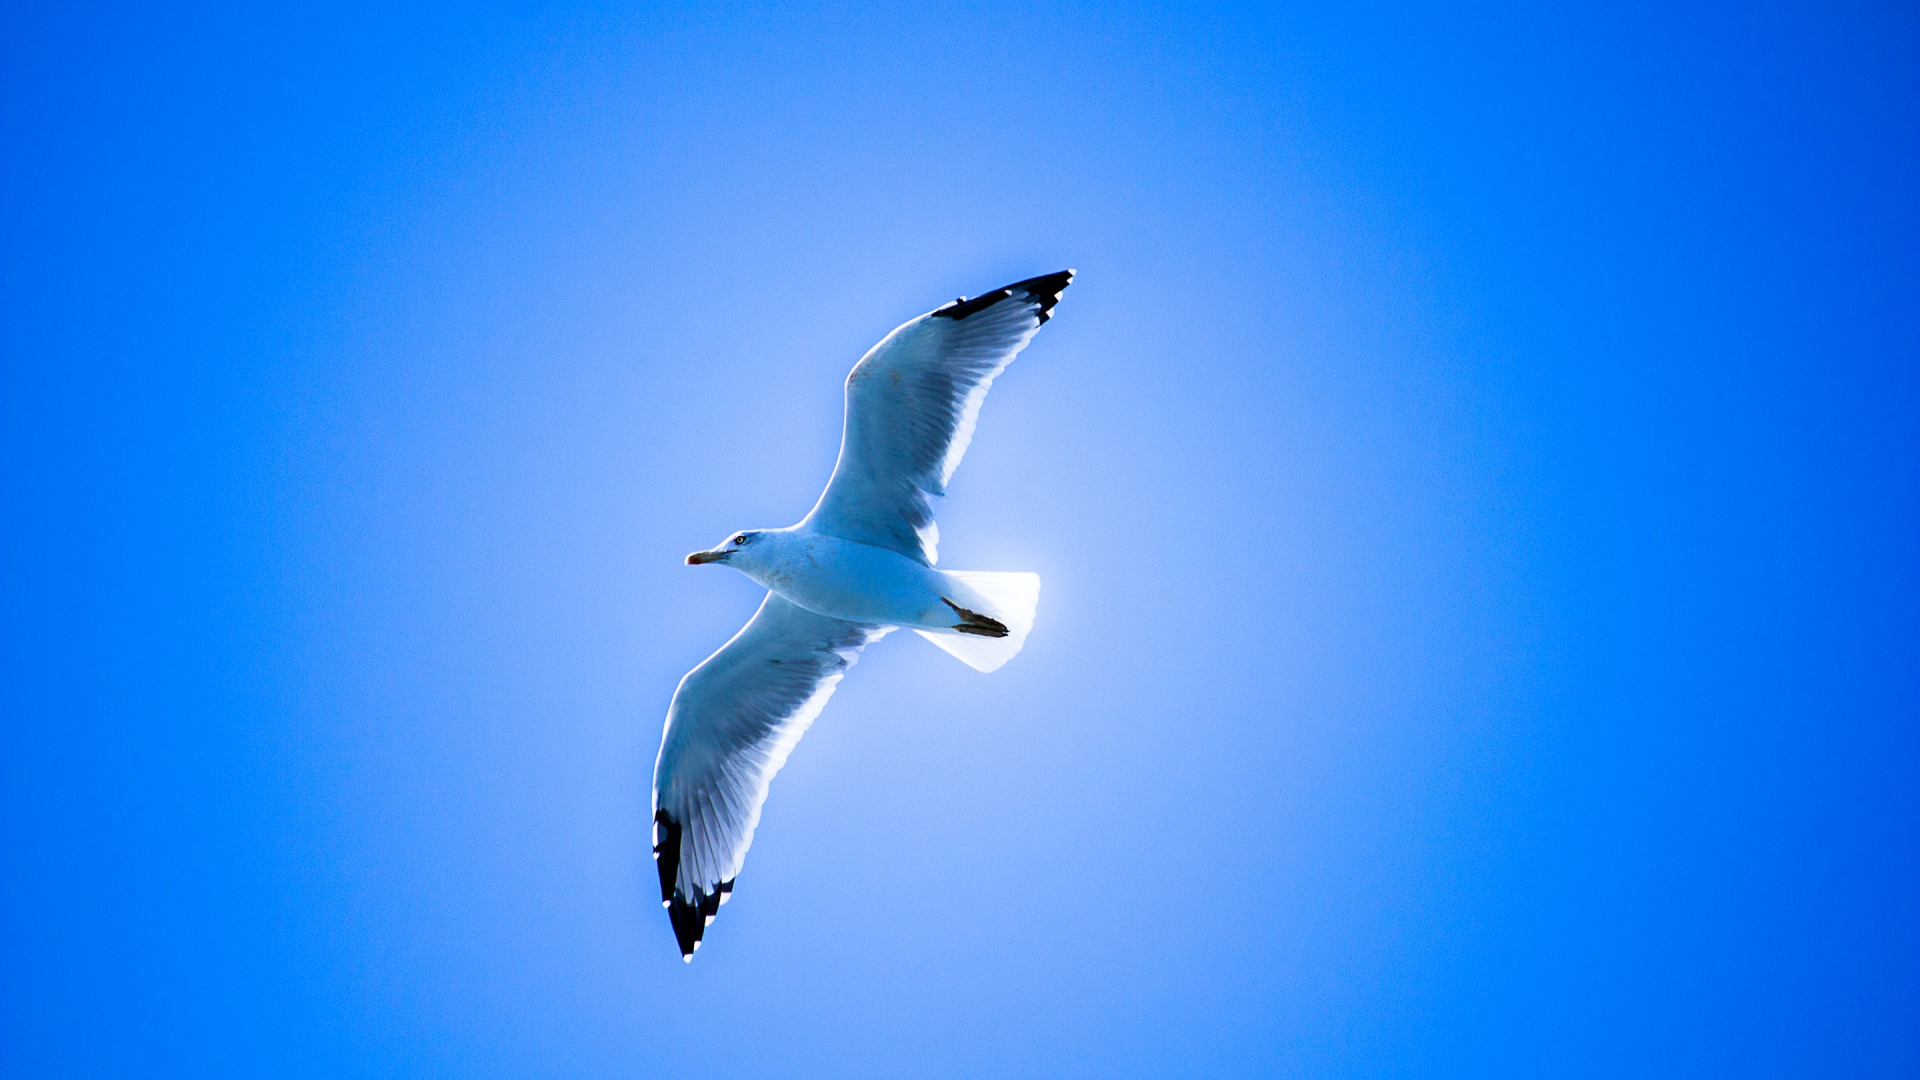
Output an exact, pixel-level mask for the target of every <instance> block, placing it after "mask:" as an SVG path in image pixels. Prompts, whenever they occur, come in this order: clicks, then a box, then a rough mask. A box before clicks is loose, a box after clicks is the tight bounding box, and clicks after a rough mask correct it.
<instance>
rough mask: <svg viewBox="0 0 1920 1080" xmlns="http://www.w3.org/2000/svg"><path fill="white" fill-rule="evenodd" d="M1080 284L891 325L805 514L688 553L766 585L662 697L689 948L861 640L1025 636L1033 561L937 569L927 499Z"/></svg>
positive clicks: (1010, 649)
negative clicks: (999, 385) (1001, 386)
mask: <svg viewBox="0 0 1920 1080" xmlns="http://www.w3.org/2000/svg"><path fill="white" fill-rule="evenodd" d="M1072 280H1073V271H1072V270H1062V271H1060V272H1059V273H1055V274H1046V275H1044V276H1041V277H1036V278H1029V279H1027V280H1026V281H1021V282H1016V283H1015V284H1012V285H1008V286H1006V287H1004V288H999V289H995V290H993V291H992V292H989V293H983V294H981V295H979V296H976V297H974V298H973V299H971V300H969V299H967V298H966V297H964V296H963V297H961V298H959V299H957V300H955V301H953V302H952V303H950V304H946V305H944V306H942V307H938V308H935V309H934V310H932V311H930V312H927V313H926V314H925V315H922V316H920V317H919V318H916V319H913V320H911V321H909V322H907V323H903V324H902V325H900V326H899V327H897V328H895V329H894V331H893V332H892V333H890V334H888V335H887V336H886V337H885V338H883V339H881V341H880V344H878V345H875V346H874V347H873V348H872V349H871V350H869V351H868V352H867V354H866V355H865V356H863V357H861V358H860V362H859V363H857V364H855V365H854V366H853V371H852V373H851V374H849V375H848V376H847V390H846V396H847V412H846V422H845V426H844V429H843V431H842V433H841V438H840V459H839V461H837V462H836V463H835V464H834V467H833V476H832V478H831V479H830V480H828V481H827V490H826V491H824V492H822V493H821V495H820V501H819V502H818V503H816V504H815V505H814V508H813V510H812V511H811V512H809V513H808V514H807V516H806V517H805V518H804V519H803V520H801V522H800V523H799V524H798V525H790V526H788V527H787V528H784V529H749V530H747V531H745V532H738V533H734V534H733V535H732V537H731V538H730V539H728V540H727V541H726V542H725V543H722V544H721V545H720V546H719V547H716V548H713V549H711V550H708V551H696V552H694V553H693V554H691V555H689V556H687V564H688V565H690V566H700V565H705V564H718V565H721V566H730V567H732V568H733V569H735V570H738V571H740V572H741V573H743V574H745V575H747V576H748V577H750V578H752V579H753V580H754V581H756V582H759V583H760V584H761V585H764V586H766V589H767V597H766V599H765V600H763V601H761V604H760V610H759V611H757V612H755V613H754V616H753V618H752V619H750V620H748V621H747V625H746V626H745V627H743V628H741V630H740V632H739V633H737V634H735V635H734V636H733V639H732V640H731V641H728V642H727V643H726V644H725V645H722V646H721V647H720V651H719V652H716V653H714V654H713V655H712V656H709V657H707V658H706V659H705V660H703V661H701V663H700V665H699V666H698V667H696V668H694V669H693V670H692V671H689V672H687V674H686V677H685V678H683V679H681V680H680V686H679V688H678V689H676V690H675V691H674V692H673V701H672V703H671V704H670V705H668V707H667V722H666V729H665V731H663V732H662V733H661V737H660V756H659V758H658V759H657V760H656V761H655V763H654V769H653V825H654V832H653V840H654V844H653V857H654V861H655V863H656V864H657V867H658V869H659V871H660V902H661V903H662V904H663V905H664V906H665V907H666V909H667V915H668V918H669V919H670V921H671V922H672V923H673V935H674V938H675V939H676V940H677V941H678V943H679V946H680V957H681V959H682V960H685V961H687V962H688V963H691V962H692V961H693V954H694V951H695V950H696V949H698V948H699V947H700V939H701V937H702V936H703V935H704V934H705V933H706V928H707V925H708V924H709V923H711V922H713V918H714V915H715V914H716V913H718V912H719V910H720V905H721V904H724V903H726V902H727V899H728V897H729V896H730V895H731V894H732V893H733V882H734V878H735V877H736V876H738V875H739V873H740V867H741V865H742V864H743V863H744V862H745V860H746V856H747V848H748V847H749V846H750V845H751V844H752V843H753V830H754V827H755V826H756V825H758V824H759V823H760V808H761V806H762V805H763V804H764V803H765V802H766V801H767V786H768V784H770V783H771V782H772V780H773V777H774V774H775V773H777V772H779V771H780V766H782V765H784V764H786V761H787V755H788V754H790V753H792V752H793V747H794V744H795V743H798V742H799V741H800V736H802V735H804V734H806V731H807V728H808V726H809V725H811V724H812V723H813V721H814V718H815V717H817V716H819V715H820V710H821V709H823V708H825V707H826V704H827V699H828V698H830V697H832V696H833V691H834V688H835V687H837V686H838V685H839V684H840V679H841V677H842V676H844V675H845V674H846V673H847V669H848V668H850V667H852V666H853V663H854V661H855V660H856V659H858V658H859V656H860V652H861V650H862V649H865V648H866V647H867V646H868V645H869V644H871V643H873V642H875V641H878V640H879V639H880V638H882V637H884V636H885V635H887V634H888V633H890V632H892V631H893V630H896V629H898V628H900V627H906V628H908V629H910V630H912V631H913V632H915V633H917V634H919V635H920V636H921V637H924V638H926V639H927V640H928V641H931V642H933V643H934V644H935V645H938V646H939V647H940V648H942V649H944V650H946V651H947V652H949V653H951V654H953V655H954V656H956V657H958V658H959V659H960V660H961V661H963V662H965V663H966V664H967V665H968V666H969V667H972V668H974V669H975V670H978V671H994V670H996V669H998V668H999V667H1000V666H1001V665H1002V664H1005V663H1006V662H1007V661H1009V660H1011V659H1013V656H1014V654H1015V653H1018V652H1019V651H1020V647H1021V646H1022V645H1024V644H1025V643H1026V640H1027V632H1028V631H1029V630H1031V629H1033V617H1034V612H1035V610H1036V608H1037V607H1038V606H1039V602H1040V577H1039V575H1037V574H1022V573H984V572H976V571H964V570H936V569H934V560H935V550H934V549H935V545H936V543H937V542H938V539H939V530H938V529H937V528H935V526H934V523H933V500H934V497H935V496H938V495H943V494H945V493H946V489H947V482H948V481H950V480H951V479H953V470H954V469H955V467H957V466H958V465H959V464H960V458H961V456H962V455H963V454H965V453H966V452H967V444H968V443H969V442H971V441H972V440H973V427H974V422H975V421H976V420H977V419H978V418H979V416H980V405H981V403H982V402H983V401H985V400H986V397H987V390H988V388H990V387H991V386H992V385H993V380H994V378H995V377H997V376H998V375H999V374H1000V373H1001V372H1002V371H1005V370H1006V367H1007V365H1008V364H1009V363H1012V362H1013V358H1014V357H1015V356H1016V355H1018V354H1019V352H1020V350H1021V349H1023V348H1025V347H1026V345H1027V342H1029V341H1031V340H1032V339H1033V335H1034V334H1035V333H1036V332H1038V331H1039V329H1040V327H1041V325H1042V324H1044V323H1045V322H1046V321H1047V319H1048V318H1050V317H1051V316H1052V314H1053V307H1054V305H1055V304H1056V303H1058V302H1059V300H1060V294H1061V293H1062V292H1064V291H1065V290H1066V287H1067V284H1068V283H1069V282H1070V281H1072Z"/></svg>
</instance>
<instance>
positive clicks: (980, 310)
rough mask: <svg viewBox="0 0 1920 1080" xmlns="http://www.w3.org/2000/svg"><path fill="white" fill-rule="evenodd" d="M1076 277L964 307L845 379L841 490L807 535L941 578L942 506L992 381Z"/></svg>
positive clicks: (895, 337)
mask: <svg viewBox="0 0 1920 1080" xmlns="http://www.w3.org/2000/svg"><path fill="white" fill-rule="evenodd" d="M1072 280H1073V271H1071V270H1062V271H1060V272H1059V273H1057V274H1047V275H1045V276H1044V277H1037V278H1030V279H1028V280H1026V281H1022V282H1018V283H1016V284H1013V285H1008V286H1006V287H1004V288H1000V289H995V290H994V291H992V292H990V293H986V294H984V295H981V296H976V297H974V298H973V299H971V300H967V299H964V298H963V299H960V300H955V301H954V302H953V303H951V304H948V305H946V306H945V307H941V308H938V309H936V310H934V311H930V312H928V313H927V314H925V315H922V316H920V317H919V318H917V319H914V320H912V321H911V322H907V323H904V324H902V325H901V326H899V327H897V328H895V330H894V331H893V333H891V334H888V335H887V336H886V337H885V338H884V339H882V340H881V342H880V344H878V345H875V346H874V347H873V348H872V349H871V350H869V351H868V353H867V355H865V356H863V357H861V358H860V362H859V363H858V364H855V365H854V366H853V372H852V374H850V375H848V376H847V419H846V426H845V428H844V430H843V432H842V434H841V437H840V460H839V461H838V462H837V463H835V465H834V467H833V479H831V480H829V481H827V490H826V491H825V492H823V493H822V494H821V495H820V501H819V503H817V504H816V505H815V506H814V508H813V511H812V512H811V513H809V514H808V515H807V520H806V521H805V522H803V523H802V524H803V525H810V526H812V527H813V528H815V529H817V530H819V531H821V532H824V533H827V534H828V535H830V536H838V537H841V538H842V539H846V540H857V541H860V542H861V543H866V544H873V545H875V546H876V547H884V548H889V549H891V550H893V551H897V552H900V553H901V554H902V555H906V556H908V557H909V558H914V559H918V560H920V561H921V562H923V563H926V564H927V565H928V566H932V565H933V563H934V560H935V558H936V557H937V553H936V551H935V547H936V545H937V543H938V541H939V531H938V530H937V529H936V528H935V527H934V524H933V496H935V495H943V494H945V493H946V489H947V481H949V480H951V479H952V478H953V470H954V468H955V467H956V466H958V465H959V464H960V458H961V456H962V455H964V454H965V453H966V452H967V444H968V443H969V442H971V441H973V425H974V421H975V420H976V419H978V417H979V415H980V404H981V402H983V401H985V400H986V397H987V389H988V388H989V387H991V386H992V385H993V380H994V377H995V376H997V375H999V374H1000V373H1001V372H1002V371H1004V370H1006V367H1007V365H1008V364H1010V363H1012V362H1013V358H1014V356H1015V355H1016V354H1018V353H1019V352H1020V350H1021V349H1023V348H1025V347H1026V344H1027V342H1028V341H1030V340H1032V338H1033V335H1034V333H1035V332H1036V331H1038V330H1039V329H1040V325H1041V324H1042V323H1044V322H1046V321H1047V319H1048V318H1049V317H1050V316H1051V314H1052V312H1053V305H1054V304H1055V303H1057V302H1058V301H1059V299H1060V294H1061V293H1062V292H1063V291H1065V289H1066V287H1067V284H1068V283H1069V282H1070V281H1072Z"/></svg>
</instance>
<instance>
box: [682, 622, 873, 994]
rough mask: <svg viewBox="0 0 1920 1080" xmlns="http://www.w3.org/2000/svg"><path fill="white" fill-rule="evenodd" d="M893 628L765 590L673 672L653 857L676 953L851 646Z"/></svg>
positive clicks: (686, 946)
mask: <svg viewBox="0 0 1920 1080" xmlns="http://www.w3.org/2000/svg"><path fill="white" fill-rule="evenodd" d="M891 629H892V627H885V626H862V625H859V624H857V623H850V622H842V621H841V620H839V619H834V618H829V617H827V616H825V615H818V614H815V613H814V612H811V611H808V610H807V609H805V608H803V607H800V606H799V605H797V604H794V603H791V602H790V601H787V600H784V599H782V598H781V597H780V596H779V595H778V594H775V593H768V594H767V599H766V601H765V602H763V603H762V604H761V605H760V610H759V611H758V612H755V613H754V616H753V618H752V619H750V620H748V622H747V625H746V626H745V627H743V628H742V629H741V631H740V632H739V633H738V634H735V635H734V636H733V640H731V641H729V642H727V643H726V644H725V645H722V646H721V647H720V651H718V652H716V653H714V654H713V655H712V656H709V657H707V658H706V659H705V660H704V661H702V662H701V663H700V666H698V667H696V668H694V669H693V670H692V671H689V672H687V675H686V678H684V679H681V680H680V688H679V689H677V690H675V691H674V693H673V704H671V705H669V706H668V707H667V726H666V732H665V734H664V735H662V737H661V740H660V758H659V760H658V761H657V762H655V764H654V770H653V821H654V847H653V854H654V859H655V861H656V862H657V863H658V866H659V870H660V899H661V902H662V903H664V904H665V905H666V907H667V912H668V915H669V916H670V917H671V919H672V921H673V933H674V936H675V937H676V938H677V939H679V942H680V954H681V955H682V956H683V957H685V958H686V959H688V960H691V959H692V958H693V950H694V949H696V948H698V947H699V945H700V936H701V934H702V933H703V932H704V931H705V930H706V925H707V923H708V922H710V921H712V919H713V916H714V913H715V912H717V911H719V909H720V904H721V903H722V902H724V901H725V899H726V897H727V894H728V893H730V892H732V891H733V879H734V877H735V875H737V874H739V872H740V865H741V863H742V862H744V861H745V860H746V857H747V848H748V847H749V846H750V845H751V844H752V843H753V829H754V826H756V825H758V824H759V822H760V807H761V805H762V804H763V803H765V802H766V801H767V785H768V784H769V783H770V782H772V780H773V775H774V774H775V773H777V772H779V771H780V766H782V765H785V764H786V763H787V755H788V754H789V753H791V752H792V751H793V747H794V744H795V743H797V742H799V741H800V736H802V735H804V734H806V731H807V727H808V726H809V725H810V724H812V723H813V718H814V717H816V716H818V715H820V710H821V709H822V708H824V707H826V704H827V699H828V698H830V697H832V696H833V691H834V688H835V687H836V686H838V685H839V684H840V677H841V676H842V675H844V674H846V671H847V669H848V668H850V667H852V666H853V662H854V660H855V659H857V658H858V657H859V655H860V650H861V649H864V648H866V646H867V644H868V643H869V642H871V641H874V640H877V639H878V638H880V637H881V636H882V635H884V634H886V633H887V632H888V631H889V630H891Z"/></svg>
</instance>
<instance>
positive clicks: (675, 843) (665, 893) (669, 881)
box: [653, 810, 680, 903]
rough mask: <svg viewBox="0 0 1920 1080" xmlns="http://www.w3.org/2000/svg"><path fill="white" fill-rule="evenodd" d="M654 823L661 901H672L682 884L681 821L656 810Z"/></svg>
mask: <svg viewBox="0 0 1920 1080" xmlns="http://www.w3.org/2000/svg"><path fill="white" fill-rule="evenodd" d="M653 824H654V830H653V861H654V865H655V867H656V868H657V869H658V870H659V871H660V901H661V902H662V903H670V902H671V901H672V900H673V894H674V891H675V890H676V889H677V888H678V887H679V884H680V823H679V822H677V821H675V820H673V817H672V815H670V814H668V813H667V812H666V811H665V810H655V811H654V812H653Z"/></svg>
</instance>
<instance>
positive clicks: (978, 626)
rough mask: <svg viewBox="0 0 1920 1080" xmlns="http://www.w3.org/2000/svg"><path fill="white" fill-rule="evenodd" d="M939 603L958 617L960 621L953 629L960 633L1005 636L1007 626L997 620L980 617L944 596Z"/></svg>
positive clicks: (990, 617)
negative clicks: (950, 609)
mask: <svg viewBox="0 0 1920 1080" xmlns="http://www.w3.org/2000/svg"><path fill="white" fill-rule="evenodd" d="M940 602H941V603H943V604H945V605H947V606H948V607H950V608H952V609H953V613H954V614H955V615H958V616H960V621H959V622H958V623H956V624H954V627H953V628H954V629H955V630H957V631H959V632H960V633H962V634H973V635H975V636H977V637H992V638H1002V637H1006V636H1007V624H1006V623H1003V622H1001V621H1000V620H999V619H996V618H993V617H992V616H990V615H982V614H980V613H979V612H977V611H968V610H967V609H966V608H963V607H961V606H960V605H959V604H956V603H954V602H953V601H951V600H949V599H947V598H946V597H944V596H943V597H941V598H940Z"/></svg>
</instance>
